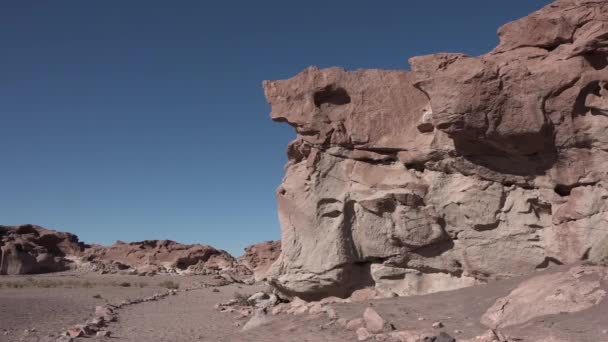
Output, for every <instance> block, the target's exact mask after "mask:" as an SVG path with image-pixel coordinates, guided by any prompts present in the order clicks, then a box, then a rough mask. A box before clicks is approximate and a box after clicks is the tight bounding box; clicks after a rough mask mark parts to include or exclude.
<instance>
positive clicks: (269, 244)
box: [237, 241, 281, 280]
mask: <svg viewBox="0 0 608 342" xmlns="http://www.w3.org/2000/svg"><path fill="white" fill-rule="evenodd" d="M280 254H281V241H265V242H260V243H258V244H255V245H251V246H249V247H247V248H245V254H243V255H242V256H240V257H239V258H238V259H237V261H238V262H239V264H240V265H243V266H245V267H247V268H248V269H250V270H251V271H252V272H253V275H254V278H255V279H256V280H263V279H264V278H266V273H267V272H268V270H269V269H270V266H272V263H274V262H275V261H276V260H277V259H278V257H279V255H280Z"/></svg>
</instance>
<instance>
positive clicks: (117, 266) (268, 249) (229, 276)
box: [0, 224, 281, 281]
mask: <svg viewBox="0 0 608 342" xmlns="http://www.w3.org/2000/svg"><path fill="white" fill-rule="evenodd" d="M280 250H281V247H280V242H278V241H268V242H264V243H260V244H257V245H253V246H249V247H247V248H245V252H246V253H245V254H244V255H243V256H242V257H240V258H239V259H238V260H237V259H236V258H234V257H233V256H232V255H230V254H229V253H228V252H226V251H223V250H219V249H216V248H214V247H211V246H207V245H201V244H190V245H187V244H181V243H179V242H175V241H171V240H145V241H139V242H130V243H126V242H121V241H118V242H116V243H115V244H113V245H111V246H100V245H87V244H85V243H83V242H81V241H79V239H78V237H77V236H76V235H74V234H71V233H65V232H60V231H55V230H50V229H46V228H43V227H40V226H35V225H30V224H26V225H20V226H0V275H7V274H8V275H22V274H38V273H50V272H59V271H67V270H75V271H81V272H99V273H102V274H105V273H123V274H139V275H154V274H159V273H164V274H199V275H200V274H214V275H222V276H224V278H225V279H226V280H228V281H235V280H239V281H240V280H243V279H248V278H251V277H252V276H253V275H256V276H259V278H263V276H262V275H263V274H265V272H266V271H267V270H268V268H269V267H270V264H272V263H273V262H274V261H275V260H276V259H277V257H278V254H279V253H280Z"/></svg>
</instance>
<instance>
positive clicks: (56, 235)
mask: <svg viewBox="0 0 608 342" xmlns="http://www.w3.org/2000/svg"><path fill="white" fill-rule="evenodd" d="M86 247H87V246H86V245H85V244H83V243H82V242H80V241H78V237H77V236H76V235H74V234H70V233H64V232H58V231H55V230H49V229H45V228H42V227H40V226H35V225H31V224H25V225H21V226H0V275H2V274H10V275H18V274H35V273H47V272H57V271H65V270H67V269H69V268H70V267H72V261H71V260H69V259H68V258H67V257H69V256H78V255H80V254H81V253H82V251H83V250H84V249H85V248H86Z"/></svg>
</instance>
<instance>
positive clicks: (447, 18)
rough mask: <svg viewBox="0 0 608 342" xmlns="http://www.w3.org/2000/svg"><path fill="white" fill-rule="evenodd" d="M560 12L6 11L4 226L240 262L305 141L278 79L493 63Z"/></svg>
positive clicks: (335, 7) (396, 0)
mask: <svg viewBox="0 0 608 342" xmlns="http://www.w3.org/2000/svg"><path fill="white" fill-rule="evenodd" d="M549 2H550V1H549V0H509V1H488V0H463V1H453V0H441V1H439V0H435V1H430V0H427V1H405V0H385V1H376V2H373V1H352V0H350V1H343V0H337V1H327V0H324V1H320V0H309V1H284V0H283V1H275V0H272V1H265V0H261V1H250V0H242V1H188V0H182V1H164V0H163V1H159V0H130V1H124V0H104V1H101V0H99V1H82V0H54V1H32V0H4V1H2V2H0V42H1V44H2V53H1V54H0V70H1V72H0V118H1V120H0V162H1V167H0V170H1V171H0V224H20V223H34V224H39V225H42V226H46V227H51V228H55V229H58V230H65V231H70V232H73V233H76V234H78V235H79V236H80V238H81V239H82V240H84V241H86V242H95V243H102V244H110V243H112V242H114V241H115V240H125V241H132V240H142V239H173V240H178V241H182V242H188V243H205V244H211V245H213V246H216V247H218V248H223V249H226V250H228V251H230V252H231V253H233V254H236V255H239V254H241V251H242V248H243V247H244V246H246V245H248V244H251V243H254V242H257V241H262V240H268V239H278V238H279V237H280V228H279V225H278V222H277V214H276V206H275V201H274V191H275V188H276V187H277V185H278V184H279V183H280V180H281V178H282V176H283V164H284V163H285V161H286V159H285V150H286V145H287V143H288V142H289V141H290V140H291V139H293V137H294V136H295V135H294V133H293V131H292V129H291V128H290V127H288V126H286V125H284V124H278V123H273V122H272V121H270V119H269V117H268V112H269V107H268V105H267V104H266V101H265V99H264V95H263V92H262V87H261V83H262V80H264V79H280V78H287V77H290V76H292V75H294V74H296V73H297V72H299V71H300V70H301V69H303V68H305V67H307V66H308V65H318V66H320V67H329V66H336V65H337V66H344V67H346V68H348V69H358V68H387V69H404V68H407V67H408V66H407V62H406V60H407V58H409V57H411V56H414V55H420V54H428V53H433V52H445V51H453V52H465V53H468V54H474V55H475V54H481V53H484V52H486V51H488V50H490V49H491V48H493V47H494V46H495V44H496V42H497V39H496V34H495V33H496V29H497V28H498V27H499V26H500V25H501V24H503V23H505V22H507V21H510V20H513V19H516V18H518V17H521V16H523V15H526V14H528V13H529V12H531V11H533V10H536V9H538V8H540V7H542V6H543V5H545V4H547V3H549Z"/></svg>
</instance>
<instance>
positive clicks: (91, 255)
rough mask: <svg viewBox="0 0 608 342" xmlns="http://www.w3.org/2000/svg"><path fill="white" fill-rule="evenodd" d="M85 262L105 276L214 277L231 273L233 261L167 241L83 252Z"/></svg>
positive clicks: (218, 252)
mask: <svg viewBox="0 0 608 342" xmlns="http://www.w3.org/2000/svg"><path fill="white" fill-rule="evenodd" d="M84 259H85V260H87V261H89V262H90V263H92V264H94V265H95V268H97V269H99V270H101V271H105V272H116V271H118V270H129V271H131V272H134V273H140V274H142V273H143V274H154V273H191V274H215V273H217V272H219V271H221V270H233V269H234V268H235V267H237V265H236V260H235V259H234V258H233V257H232V256H231V255H230V254H228V253H227V252H226V251H223V250H218V249H215V248H213V247H211V246H206V245H198V244H197V245H185V244H181V243H178V242H175V241H171V240H145V241H139V242H130V243H125V242H121V241H118V242H116V243H115V244H113V245H111V246H109V247H105V246H93V247H91V248H89V249H87V250H86V252H85V257H84Z"/></svg>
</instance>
